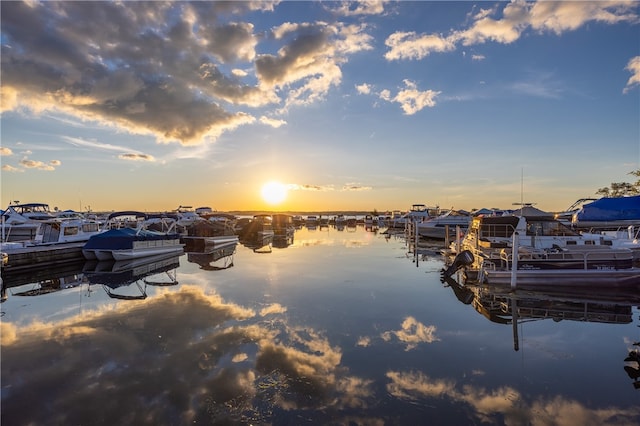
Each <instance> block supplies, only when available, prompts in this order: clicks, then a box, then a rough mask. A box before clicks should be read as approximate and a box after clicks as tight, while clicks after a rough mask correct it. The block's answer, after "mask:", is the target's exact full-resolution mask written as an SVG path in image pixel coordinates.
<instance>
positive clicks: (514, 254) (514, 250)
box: [511, 231, 520, 289]
mask: <svg viewBox="0 0 640 426" xmlns="http://www.w3.org/2000/svg"><path fill="white" fill-rule="evenodd" d="M519 246H520V236H519V235H518V231H516V232H514V233H513V244H512V247H511V289H515V288H516V281H517V276H518V252H519V250H518V247H519Z"/></svg>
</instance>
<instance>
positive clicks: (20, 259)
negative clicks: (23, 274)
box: [0, 219, 102, 269]
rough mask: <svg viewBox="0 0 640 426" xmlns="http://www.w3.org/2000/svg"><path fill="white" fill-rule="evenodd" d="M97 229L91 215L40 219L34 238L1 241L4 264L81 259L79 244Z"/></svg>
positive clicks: (17, 265) (44, 263) (31, 264)
mask: <svg viewBox="0 0 640 426" xmlns="http://www.w3.org/2000/svg"><path fill="white" fill-rule="evenodd" d="M101 232H102V229H101V228H100V224H99V223H98V222H97V221H95V220H92V219H67V220H60V219H49V220H43V221H42V222H41V223H40V224H39V226H38V231H37V233H36V236H35V238H34V239H31V240H23V241H11V242H3V243H1V244H0V250H1V251H2V252H3V253H5V254H6V255H7V267H8V268H13V269H15V268H31V267H41V266H47V265H50V264H52V263H54V262H57V263H60V262H69V261H75V260H78V259H82V247H83V246H84V245H85V243H86V242H87V241H88V240H89V239H90V238H91V237H92V236H94V235H98V234H100V233H101Z"/></svg>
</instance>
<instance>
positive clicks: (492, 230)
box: [478, 223, 515, 239]
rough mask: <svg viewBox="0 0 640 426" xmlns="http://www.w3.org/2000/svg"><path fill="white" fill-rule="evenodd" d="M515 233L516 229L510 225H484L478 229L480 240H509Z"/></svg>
mask: <svg viewBox="0 0 640 426" xmlns="http://www.w3.org/2000/svg"><path fill="white" fill-rule="evenodd" d="M514 232H515V228H514V227H513V225H511V224H508V223H491V224H488V223H483V224H482V225H481V226H480V229H478V238H479V239H482V238H509V237H511V236H512V235H513V233H514Z"/></svg>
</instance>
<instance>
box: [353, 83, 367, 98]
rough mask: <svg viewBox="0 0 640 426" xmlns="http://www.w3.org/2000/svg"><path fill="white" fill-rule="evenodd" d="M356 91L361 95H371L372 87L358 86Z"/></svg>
mask: <svg viewBox="0 0 640 426" xmlns="http://www.w3.org/2000/svg"><path fill="white" fill-rule="evenodd" d="M356 90H357V91H358V93H359V94H361V95H368V94H369V93H371V85H369V84H367V83H363V84H356Z"/></svg>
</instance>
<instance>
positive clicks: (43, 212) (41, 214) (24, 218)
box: [0, 203, 56, 241]
mask: <svg viewBox="0 0 640 426" xmlns="http://www.w3.org/2000/svg"><path fill="white" fill-rule="evenodd" d="M55 217H56V216H55V215H54V214H53V213H52V212H51V210H50V209H49V205H48V204H44V203H24V204H12V205H10V206H9V207H7V209H6V210H5V211H4V212H2V215H1V217H0V221H1V225H0V226H1V227H2V241H29V240H34V239H35V238H36V235H37V233H38V230H39V229H40V224H41V223H42V221H45V220H51V219H55Z"/></svg>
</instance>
